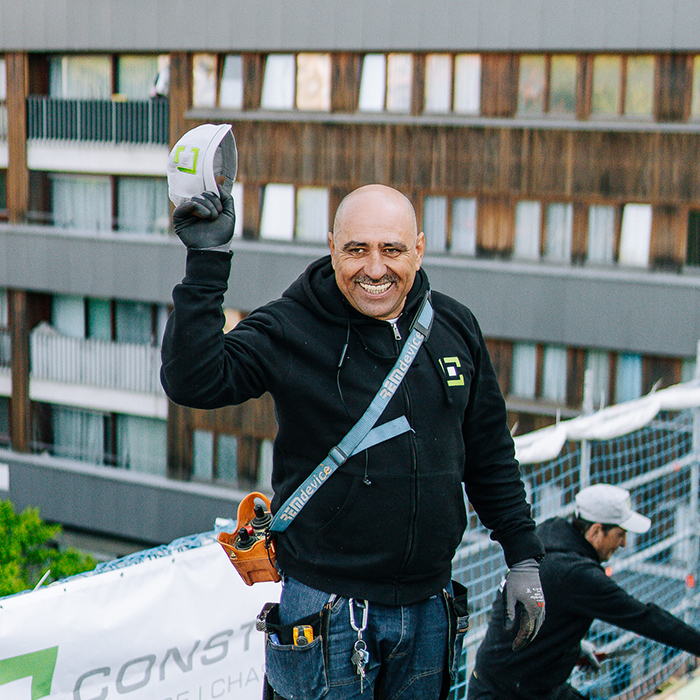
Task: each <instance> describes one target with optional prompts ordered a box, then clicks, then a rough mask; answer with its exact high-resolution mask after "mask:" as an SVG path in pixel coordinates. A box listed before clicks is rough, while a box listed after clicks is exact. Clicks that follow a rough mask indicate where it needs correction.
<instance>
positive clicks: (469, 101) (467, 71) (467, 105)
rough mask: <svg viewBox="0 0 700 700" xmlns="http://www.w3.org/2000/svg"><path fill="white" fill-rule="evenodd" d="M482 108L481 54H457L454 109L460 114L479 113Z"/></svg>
mask: <svg viewBox="0 0 700 700" xmlns="http://www.w3.org/2000/svg"><path fill="white" fill-rule="evenodd" d="M480 110H481V56H480V55H479V54H466V53H464V54H457V55H456V56H455V87H454V111H455V112H457V113H458V114H479V112H480Z"/></svg>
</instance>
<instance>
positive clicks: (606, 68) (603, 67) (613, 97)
mask: <svg viewBox="0 0 700 700" xmlns="http://www.w3.org/2000/svg"><path fill="white" fill-rule="evenodd" d="M621 75H622V57H621V56H607V55H599V56H594V57H593V94H592V100H591V114H592V115H594V116H597V117H611V116H613V117H615V116H617V115H619V114H620V77H621Z"/></svg>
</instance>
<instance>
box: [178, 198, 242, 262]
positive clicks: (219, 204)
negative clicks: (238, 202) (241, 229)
mask: <svg viewBox="0 0 700 700" xmlns="http://www.w3.org/2000/svg"><path fill="white" fill-rule="evenodd" d="M173 226H174V227H175V233H176V234H177V235H178V236H179V237H180V240H182V242H183V243H184V244H185V245H186V246H187V247H188V248H195V249H197V250H221V251H228V250H230V249H231V239H232V238H233V230H234V228H235V226H236V213H235V211H234V209H233V197H232V196H231V194H230V192H227V191H226V190H225V189H224V188H221V187H220V188H219V192H218V193H214V192H202V194H200V195H198V196H197V197H192V199H188V200H187V201H186V202H183V203H182V204H180V205H179V206H178V207H176V209H175V211H174V212H173Z"/></svg>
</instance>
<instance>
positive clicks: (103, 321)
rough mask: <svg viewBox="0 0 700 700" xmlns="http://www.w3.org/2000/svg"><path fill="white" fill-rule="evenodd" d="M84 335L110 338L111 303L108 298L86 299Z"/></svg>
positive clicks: (100, 338)
mask: <svg viewBox="0 0 700 700" xmlns="http://www.w3.org/2000/svg"><path fill="white" fill-rule="evenodd" d="M86 305H87V309H86V317H85V324H86V328H85V336H86V337H87V338H95V339H97V340H107V341H109V340H112V305H111V304H110V301H109V299H86Z"/></svg>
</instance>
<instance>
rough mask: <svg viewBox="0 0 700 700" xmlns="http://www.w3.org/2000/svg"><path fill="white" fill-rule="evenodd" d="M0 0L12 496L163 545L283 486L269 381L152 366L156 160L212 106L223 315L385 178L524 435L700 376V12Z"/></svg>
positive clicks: (8, 482) (155, 343) (159, 274)
mask: <svg viewBox="0 0 700 700" xmlns="http://www.w3.org/2000/svg"><path fill="white" fill-rule="evenodd" d="M2 5H3V7H2V11H3V17H4V18H5V20H4V21H3V23H2V26H0V218H1V219H2V220H1V221H0V496H2V495H6V496H8V497H11V498H12V499H13V500H15V502H17V503H18V504H20V505H24V504H26V505H38V506H40V507H41V508H42V512H43V513H44V514H45V517H48V518H50V519H54V520H56V521H58V522H62V523H64V524H65V525H66V526H67V527H72V528H77V529H84V530H90V531H95V532H102V533H109V534H114V535H116V536H119V537H123V538H132V539H135V540H139V541H143V542H148V543H154V542H165V541H168V540H169V539H173V538H175V537H178V536H180V535H185V534H190V533H191V532H195V531H201V530H203V529H209V528H210V527H211V525H212V523H213V519H214V518H215V517H217V516H228V517H230V516H233V514H234V513H235V508H236V505H237V502H238V499H239V498H240V496H241V493H243V492H245V491H247V490H250V489H251V488H260V489H262V490H266V489H267V488H268V484H269V472H270V468H271V465H270V459H271V458H270V455H271V441H272V440H273V439H274V435H275V423H274V414H273V410H272V404H271V401H270V400H269V397H267V396H266V397H263V398H261V399H260V400H258V401H253V402H249V403H248V404H245V405H243V406H240V407H233V408H229V409H222V410H219V411H212V412H202V411H194V410H189V409H184V408H182V407H179V406H175V405H174V404H172V403H170V402H169V401H168V400H167V399H166V398H165V396H164V394H163V392H162V389H161V387H160V384H159V380H158V369H159V344H160V338H161V336H162V331H163V327H164V324H165V321H166V319H167V315H168V311H169V305H170V293H171V290H172V287H173V285H174V284H175V283H177V282H178V281H179V279H180V278H181V276H182V274H183V270H184V255H185V254H184V249H183V247H182V245H181V244H180V242H179V241H178V240H177V239H176V238H175V237H174V236H173V234H172V232H171V230H170V226H169V214H170V207H169V202H168V198H167V183H166V179H165V160H166V157H167V153H168V151H169V148H170V146H171V145H172V144H173V143H174V142H175V141H176V140H177V139H178V138H179V136H180V135H182V133H184V132H185V131H186V130H188V129H190V128H192V127H194V126H196V125H198V124H201V123H208V122H213V123H229V124H231V125H232V126H233V131H234V133H235V135H236V140H237V143H238V150H239V176H238V182H237V183H236V186H235V190H234V198H235V201H236V208H237V213H238V221H237V236H236V239H235V241H234V251H235V258H234V269H233V273H232V278H231V280H230V289H229V292H228V294H227V296H226V301H225V304H226V307H227V318H228V319H229V324H230V325H233V324H234V323H235V322H236V320H237V319H239V318H240V317H241V316H242V315H243V314H245V313H246V312H248V311H250V310H251V309H253V308H255V307H256V306H258V305H259V304H261V303H264V302H265V301H268V300H269V299H272V298H275V297H276V296H278V295H279V294H280V293H281V292H282V291H283V289H284V288H285V287H286V286H287V284H288V283H289V282H291V281H292V280H293V279H294V278H295V277H296V276H297V275H298V274H299V273H300V272H301V271H302V270H303V268H304V267H305V265H306V264H308V263H309V262H310V261H311V260H313V259H315V258H316V257H318V256H319V255H322V254H324V252H325V241H326V236H327V231H328V229H329V226H330V221H331V220H332V216H333V213H334V211H335V207H336V206H337V204H338V202H339V201H340V199H341V198H342V197H343V196H344V195H345V194H346V193H347V192H349V191H350V190H352V189H353V188H355V187H357V186H359V185H362V184H366V183H368V182H384V183H387V184H391V185H393V186H395V187H397V188H398V189H400V190H402V191H404V192H405V193H406V194H407V195H409V196H410V197H411V199H412V200H413V202H414V204H415V206H416V211H417V214H418V218H419V222H420V223H421V227H422V229H423V230H424V232H425V235H426V243H427V245H426V257H425V263H424V266H425V268H426V270H427V271H428V274H429V276H430V278H431V282H432V286H433V287H434V288H435V289H439V290H441V291H444V292H447V293H449V294H451V295H452V296H455V297H456V298H458V299H459V300H461V301H463V302H464V303H465V304H467V305H468V306H469V307H470V308H472V309H473V310H474V312H475V313H476V315H477V317H478V318H479V320H480V322H481V325H482V329H483V332H484V335H485V336H486V338H487V342H488V344H489V348H490V351H491V355H492V359H493V361H494V364H495V366H496V370H497V372H498V376H499V381H500V383H501V387H502V389H503V392H504V394H505V395H506V397H507V401H508V405H509V411H510V421H511V425H512V427H513V430H514V431H515V432H516V433H517V434H522V433H524V432H529V431H530V430H533V429H537V428H539V427H543V426H545V425H548V424H550V423H552V422H554V421H555V420H556V419H557V417H559V416H560V417H571V416H573V415H576V414H577V413H579V412H580V411H582V410H583V409H584V405H583V404H584V395H585V401H586V403H587V405H588V406H592V405H596V406H597V405H602V404H611V403H618V402H621V401H625V400H629V399H634V398H637V397H639V396H640V395H642V394H644V393H646V392H648V391H650V390H652V388H653V387H654V386H658V385H663V386H668V385H670V384H674V383H677V382H679V381H682V380H684V379H688V378H690V377H691V376H692V374H693V372H694V368H695V365H696V362H697V342H698V338H700V173H698V169H697V167H696V161H697V154H698V152H699V150H700V44H698V41H697V36H696V35H697V32H695V31H693V27H695V28H697V27H698V26H700V7H696V6H695V5H694V4H692V3H690V2H685V1H680V0H677V1H674V2H670V3H667V6H665V9H661V8H659V7H657V5H656V4H653V3H651V2H646V1H643V0H624V1H621V2H616V3H609V2H602V1H600V2H598V1H595V2H591V3H587V4H586V5H585V6H583V7H574V6H573V4H571V3H568V2H564V0H557V1H556V2H551V0H550V1H549V2H544V1H541V2H532V3H530V2H528V3H524V2H523V3H520V2H514V3H513V2H505V1H501V2H487V1H486V0H470V1H468V2H464V3H459V4H456V3H451V2H447V1H446V0H445V1H444V2H443V1H442V0H440V1H438V2H433V3H429V4H428V3H424V2H420V1H419V0H407V1H405V2H402V3H381V4H380V3H372V2H369V1H368V0H352V1H351V2H345V3H342V4H341V3H325V4H323V5H321V4H318V3H316V2H313V1H312V0H295V1H294V2H288V3H284V6H281V5H279V4H275V3H267V2H263V1H262V0H257V1H253V2H249V3H246V4H245V6H238V5H236V4H235V3H223V2H218V1H216V2H215V1H213V0H209V1H207V2H203V3H199V4H198V6H197V10H196V18H195V16H194V14H193V10H192V8H191V7H190V5H189V3H185V2H179V1H175V2H169V3H156V4H155V5H152V4H149V5H148V7H145V6H143V7H142V6H141V5H145V4H141V5H140V4H139V3H136V2H132V1H129V2H123V1H121V2H116V1H114V0H110V1H109V2H106V3H101V7H100V8H99V9H96V8H95V7H94V4H92V3H87V2H86V1H84V0H81V1H79V2H74V3H71V4H70V7H68V6H67V5H66V6H54V5H51V4H50V3H48V2H40V3H38V4H37V3H33V4H32V6H31V8H32V11H31V13H30V11H29V8H30V6H29V5H28V4H27V3H25V2H19V3H14V4H10V3H9V2H8V1H4V2H3V3H2ZM5 6H7V7H5ZM125 10H128V11H125ZM205 20H206V21H205Z"/></svg>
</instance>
